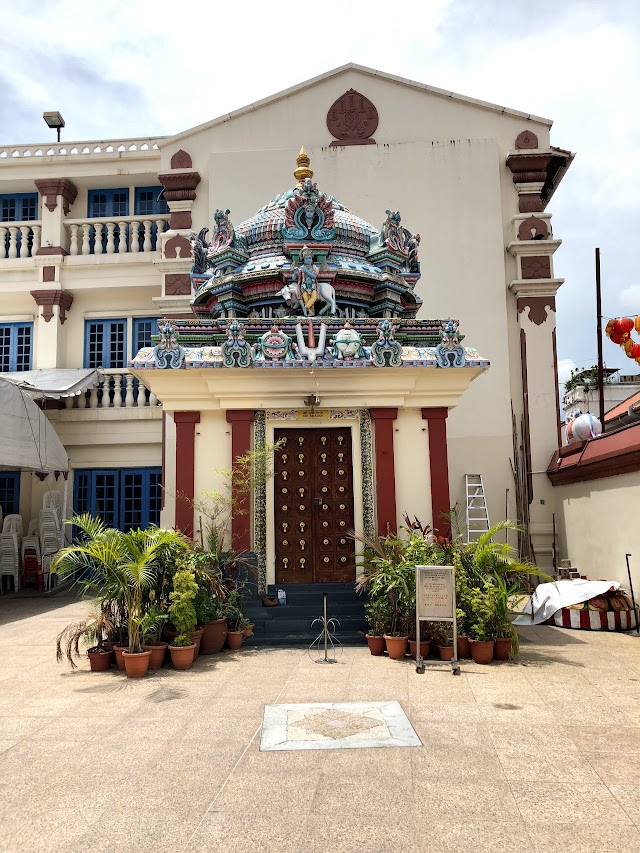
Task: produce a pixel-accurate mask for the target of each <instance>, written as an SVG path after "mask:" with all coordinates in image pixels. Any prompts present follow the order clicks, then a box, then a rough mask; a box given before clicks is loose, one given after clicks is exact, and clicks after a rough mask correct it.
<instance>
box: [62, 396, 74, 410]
mask: <svg viewBox="0 0 640 853" xmlns="http://www.w3.org/2000/svg"><path fill="white" fill-rule="evenodd" d="M75 401H76V398H75V397H65V398H64V407H65V409H73V404H74V403H75Z"/></svg>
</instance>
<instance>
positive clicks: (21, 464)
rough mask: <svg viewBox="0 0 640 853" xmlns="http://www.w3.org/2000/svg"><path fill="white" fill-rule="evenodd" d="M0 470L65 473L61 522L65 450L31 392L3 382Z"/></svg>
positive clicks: (0, 385)
mask: <svg viewBox="0 0 640 853" xmlns="http://www.w3.org/2000/svg"><path fill="white" fill-rule="evenodd" d="M0 470H2V471H16V470H18V471H30V472H31V473H33V474H40V475H43V474H44V475H46V474H55V473H62V474H64V495H63V515H62V519H63V521H64V519H65V518H66V515H67V489H68V484H67V473H68V471H69V457H68V456H67V451H66V450H65V449H64V446H63V444H62V442H61V441H60V439H59V438H58V434H57V433H56V431H55V429H54V428H53V426H52V425H51V423H50V422H49V420H48V419H47V416H46V415H45V414H44V412H43V411H42V410H41V409H39V408H38V406H36V404H35V403H34V401H33V399H32V397H31V395H30V393H29V392H27V391H23V390H22V389H21V388H19V387H18V386H17V385H14V384H13V383H12V382H9V381H7V380H6V379H0ZM62 535H63V534H62V533H61V539H62Z"/></svg>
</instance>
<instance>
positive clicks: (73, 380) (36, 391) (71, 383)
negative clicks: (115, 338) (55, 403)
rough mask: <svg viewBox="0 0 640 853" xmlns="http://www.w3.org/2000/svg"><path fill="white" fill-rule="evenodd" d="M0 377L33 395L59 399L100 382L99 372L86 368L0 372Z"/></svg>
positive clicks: (86, 389) (81, 392) (73, 394)
mask: <svg viewBox="0 0 640 853" xmlns="http://www.w3.org/2000/svg"><path fill="white" fill-rule="evenodd" d="M0 379H7V380H8V381H9V382H13V383H14V384H15V385H18V386H19V387H20V388H22V389H23V390H24V391H28V392H29V393H30V394H31V395H32V396H33V397H47V398H49V399H50V400H59V399H60V397H76V396H77V395H78V394H84V392H85V391H88V390H89V388H93V387H94V386H95V385H97V384H98V382H100V374H99V373H98V371H97V370H92V369H86V368H73V369H69V370H58V369H57V368H56V367H52V368H49V369H44V370H23V371H21V372H20V373H0Z"/></svg>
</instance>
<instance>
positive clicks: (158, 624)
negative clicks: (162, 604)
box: [140, 605, 169, 646]
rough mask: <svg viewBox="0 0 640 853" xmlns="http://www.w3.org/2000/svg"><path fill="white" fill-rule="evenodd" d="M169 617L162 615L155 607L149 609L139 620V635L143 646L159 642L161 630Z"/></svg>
mask: <svg viewBox="0 0 640 853" xmlns="http://www.w3.org/2000/svg"><path fill="white" fill-rule="evenodd" d="M168 618H169V617H168V616H167V614H166V613H162V612H161V611H160V610H159V608H158V607H157V606H156V605H153V606H152V607H150V608H149V609H148V610H147V612H146V613H144V614H143V615H142V618H141V619H140V633H141V635H142V642H143V644H147V645H150V646H153V645H157V644H158V643H159V642H160V636H161V634H162V628H163V626H164V623H165V622H166V621H167V619H168Z"/></svg>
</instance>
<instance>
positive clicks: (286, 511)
mask: <svg viewBox="0 0 640 853" xmlns="http://www.w3.org/2000/svg"><path fill="white" fill-rule="evenodd" d="M275 440H276V441H282V442H284V443H283V446H282V447H281V448H280V449H279V450H277V451H276V454H275V463H274V478H273V483H274V486H273V488H274V505H275V541H276V583H332V582H333V583H337V582H341V581H350V580H355V558H354V553H355V543H354V541H353V539H352V538H351V537H350V536H349V535H348V533H349V531H350V530H352V529H353V526H354V524H353V462H352V454H351V430H350V429H349V428H344V427H342V428H327V429H323V428H320V429H309V428H293V429H278V430H276V431H275Z"/></svg>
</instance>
